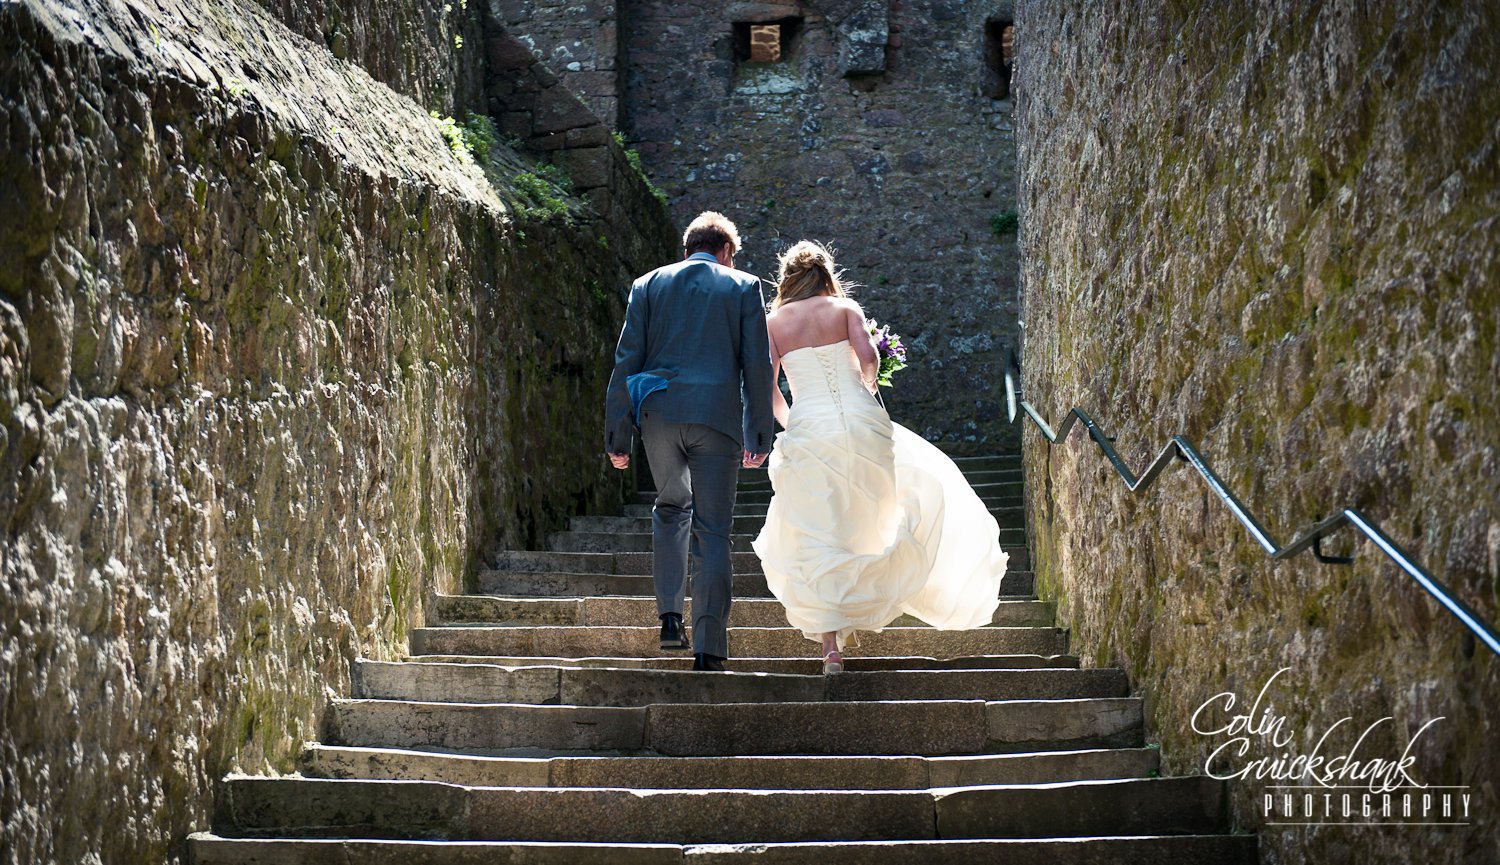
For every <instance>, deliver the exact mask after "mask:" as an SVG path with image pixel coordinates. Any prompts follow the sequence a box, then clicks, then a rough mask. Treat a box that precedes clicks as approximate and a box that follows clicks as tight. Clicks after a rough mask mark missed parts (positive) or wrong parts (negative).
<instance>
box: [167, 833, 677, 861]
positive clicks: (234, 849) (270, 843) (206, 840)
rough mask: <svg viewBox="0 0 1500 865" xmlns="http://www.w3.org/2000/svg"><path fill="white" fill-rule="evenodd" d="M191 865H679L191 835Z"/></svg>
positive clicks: (660, 847)
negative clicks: (333, 864)
mask: <svg viewBox="0 0 1500 865" xmlns="http://www.w3.org/2000/svg"><path fill="white" fill-rule="evenodd" d="M188 846H189V849H190V850H191V851H192V857H193V859H192V861H193V862H194V863H195V865H322V863H327V862H339V863H343V862H358V863H361V865H681V863H682V848H681V847H679V846H678V845H676V844H548V843H539V842H525V841H447V842H443V843H441V844H435V843H433V842H430V841H400V840H386V841H381V840H368V839H358V840H356V839H303V840H295V841H293V840H287V839H269V838H221V837H218V836H215V835H206V834H198V835H193V836H192V837H191V838H189V841H188Z"/></svg>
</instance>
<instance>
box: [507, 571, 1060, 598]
mask: <svg viewBox="0 0 1500 865" xmlns="http://www.w3.org/2000/svg"><path fill="white" fill-rule="evenodd" d="M478 584H479V591H480V592H483V593H485V594H491V595H519V596H523V597H543V598H558V597H571V598H581V597H588V596H592V595H601V596H604V595H608V596H616V595H650V596H652V597H655V594H656V586H655V584H654V583H653V582H652V579H651V577H649V576H646V575H630V574H569V573H559V572H557V571H512V570H506V571H495V570H484V571H480V572H479V576H478ZM1035 594H1036V575H1035V574H1033V573H1031V572H1030V571H1006V572H1005V576H1004V577H1003V578H1002V579H1001V580H1000V597H1002V598H1030V597H1033V596H1035ZM734 597H735V598H736V599H738V598H769V597H771V590H770V589H769V588H768V587H767V586H766V578H765V577H764V576H762V575H761V574H759V573H748V574H747V573H737V574H735V575H734Z"/></svg>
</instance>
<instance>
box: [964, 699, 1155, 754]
mask: <svg viewBox="0 0 1500 865" xmlns="http://www.w3.org/2000/svg"><path fill="white" fill-rule="evenodd" d="M985 718H986V721H987V723H988V727H989V738H990V741H991V743H993V744H994V745H995V746H996V749H997V750H1016V749H1021V748H1025V747H1028V746H1031V745H1038V746H1040V747H1053V748H1056V747H1066V746H1069V745H1071V746H1073V747H1079V746H1108V747H1136V746H1139V745H1140V744H1141V736H1142V727H1143V724H1144V719H1143V713H1142V705H1141V701H1140V699H1139V698H1136V697H1115V698H1102V699H1089V700H1066V699H1063V700H1005V701H997V702H992V703H989V704H987V705H986V706H985Z"/></svg>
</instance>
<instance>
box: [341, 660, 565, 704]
mask: <svg viewBox="0 0 1500 865" xmlns="http://www.w3.org/2000/svg"><path fill="white" fill-rule="evenodd" d="M559 676H560V671H559V670H558V669H557V668H555V667H519V668H512V667H500V666H491V665H487V664H406V663H388V662H383V661H367V660H360V661H357V662H356V664H355V684H356V687H355V691H354V696H355V697H356V698H359V699H366V700H412V701H416V702H426V703H556V702H558V693H559V689H558V681H559Z"/></svg>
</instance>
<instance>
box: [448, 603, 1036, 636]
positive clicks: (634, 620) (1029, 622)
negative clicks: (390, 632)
mask: <svg viewBox="0 0 1500 865" xmlns="http://www.w3.org/2000/svg"><path fill="white" fill-rule="evenodd" d="M692 610H693V605H692V600H691V599H689V600H688V603H687V605H686V608H685V610H684V617H685V618H686V619H687V621H688V622H689V623H691V622H692V620H693V619H692V616H693V613H692ZM435 612H436V617H437V621H438V623H439V624H445V625H451V624H516V625H647V624H651V623H653V622H656V621H658V616H657V612H656V598H655V597H654V596H649V597H648V596H639V597H594V598H534V597H532V598H528V597H520V596H517V597H505V596H500V595H438V597H437V605H436V609H435ZM730 615H731V618H732V621H733V623H734V624H735V625H736V626H738V627H749V628H778V627H786V625H787V621H786V608H785V607H783V606H782V605H781V602H780V601H777V600H774V599H772V598H743V599H739V600H736V601H735V602H734V606H733V608H732V609H731V612H730ZM1056 618H1057V605H1056V604H1053V603H1051V602H1050V601H1038V600H1005V601H1001V602H1000V605H999V606H998V607H996V608H995V614H994V615H993V616H992V617H991V618H990V622H991V624H994V625H999V626H1002V627H1011V628H1020V627H1050V626H1052V625H1053V623H1054V622H1055V621H1056ZM891 624H893V625H898V626H904V627H920V626H921V625H922V624H923V623H922V622H920V621H918V620H917V619H915V618H914V617H912V616H905V615H903V616H901V617H899V618H897V619H896V620H895V621H894V622H892V623H891Z"/></svg>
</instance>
